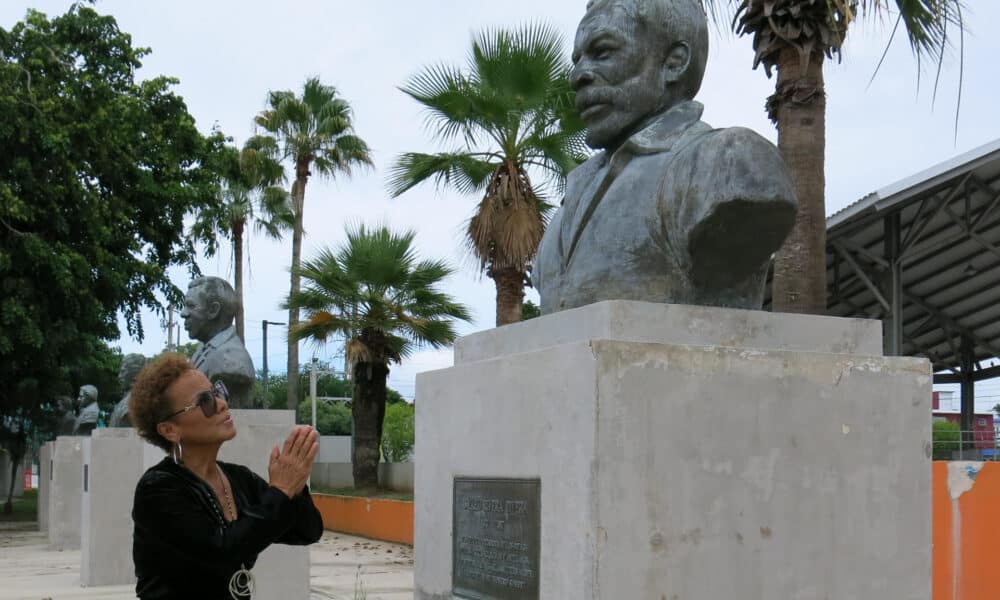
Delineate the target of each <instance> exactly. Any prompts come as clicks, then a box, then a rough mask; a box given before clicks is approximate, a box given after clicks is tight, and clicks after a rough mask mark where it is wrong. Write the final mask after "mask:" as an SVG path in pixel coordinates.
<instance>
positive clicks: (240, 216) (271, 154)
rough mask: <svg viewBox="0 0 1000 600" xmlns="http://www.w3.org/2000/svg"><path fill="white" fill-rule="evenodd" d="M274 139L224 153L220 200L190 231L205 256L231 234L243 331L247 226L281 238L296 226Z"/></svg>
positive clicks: (257, 140) (239, 331) (239, 328)
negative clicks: (222, 237) (284, 232)
mask: <svg viewBox="0 0 1000 600" xmlns="http://www.w3.org/2000/svg"><path fill="white" fill-rule="evenodd" d="M277 153H278V148H277V145H276V144H275V142H274V140H273V139H272V138H268V137H261V136H255V137H252V138H250V139H249V140H247V143H246V144H244V146H243V149H242V150H240V151H238V150H236V148H234V147H232V146H227V147H226V148H225V150H224V152H223V159H224V162H223V168H224V169H225V170H224V172H223V180H222V186H221V187H220V188H219V203H218V204H215V205H213V206H210V207H207V208H206V209H205V210H202V211H201V212H199V213H198V217H197V219H196V220H195V222H194V225H192V227H191V234H192V235H193V236H194V237H195V238H196V239H198V240H199V241H201V242H203V243H204V244H205V255H206V256H213V255H214V254H215V253H216V252H217V251H218V247H219V245H218V242H217V240H218V236H225V237H227V238H229V240H230V241H231V242H232V246H233V287H234V288H235V290H236V297H237V298H239V300H240V303H239V305H238V306H237V307H236V333H237V335H239V336H240V339H246V337H245V335H244V327H245V325H244V321H245V319H244V316H243V250H244V246H246V245H249V242H250V239H249V238H248V237H246V235H245V234H246V228H247V226H248V225H249V226H250V227H252V228H253V229H254V230H256V231H257V232H258V233H263V234H265V235H266V236H267V237H269V238H271V239H275V240H280V239H281V237H282V232H283V231H286V230H288V229H290V228H291V227H292V222H293V218H292V207H291V204H290V203H289V196H288V192H287V191H286V190H285V189H283V188H282V187H280V185H281V184H282V183H284V181H285V170H284V168H283V167H282V166H281V163H280V161H279V160H278V158H277Z"/></svg>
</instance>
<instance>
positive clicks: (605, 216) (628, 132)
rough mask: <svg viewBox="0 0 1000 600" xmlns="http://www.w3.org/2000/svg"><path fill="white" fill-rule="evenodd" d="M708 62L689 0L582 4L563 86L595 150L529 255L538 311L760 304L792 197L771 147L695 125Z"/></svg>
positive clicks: (752, 137) (699, 19)
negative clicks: (640, 303)
mask: <svg viewBox="0 0 1000 600" xmlns="http://www.w3.org/2000/svg"><path fill="white" fill-rule="evenodd" d="M707 55H708V27H707V23H706V17H705V12H704V10H703V9H702V8H701V3H700V2H698V1H697V0H593V1H592V2H590V3H589V4H588V5H587V13H586V15H585V16H584V18H583V20H582V21H581V22H580V26H579V28H578V29H577V34H576V40H575V43H574V50H573V64H574V67H573V72H572V75H571V83H572V85H573V87H574V89H575V90H576V93H577V95H576V104H577V108H579V109H580V114H581V117H582V118H583V120H584V122H585V123H586V125H587V129H588V131H587V143H588V144H589V145H590V146H592V147H593V148H595V149H602V150H603V152H600V153H599V154H597V155H596V156H594V157H593V158H591V159H590V160H588V161H587V162H585V163H584V164H582V165H580V166H579V167H577V168H576V169H575V170H574V171H573V172H571V173H570V175H569V178H568V180H567V183H566V197H565V200H564V201H563V205H562V207H561V208H560V209H559V210H558V211H557V212H556V213H555V215H554V216H553V218H552V221H551V222H550V223H549V226H548V229H547V230H546V232H545V236H544V238H543V239H542V243H541V246H540V247H539V251H538V258H537V260H536V264H535V268H534V282H535V284H536V286H537V287H538V289H539V291H540V293H541V309H542V312H543V313H551V312H555V311H559V310H565V309H569V308H575V307H578V306H583V305H585V304H590V303H593V302H599V301H601V300H615V299H624V300H644V301H649V302H664V303H676V304H703V305H715V306H728V307H738V308H756V309H759V308H760V307H761V303H762V301H763V293H764V279H765V277H766V270H767V262H768V260H769V258H770V256H771V254H772V253H773V252H774V251H775V250H777V249H778V247H779V246H780V245H781V243H782V241H784V239H785V236H786V235H787V234H788V232H789V231H790V230H791V227H792V224H793V222H794V219H795V211H796V200H795V195H794V192H793V190H792V186H791V182H790V180H789V179H788V175H787V173H786V171H785V165H784V163H783V162H782V159H781V156H780V154H779V153H778V150H777V148H775V147H774V145H773V144H771V143H770V142H768V141H767V140H765V139H764V138H762V137H760V136H759V135H757V134H756V133H754V132H752V131H750V130H748V129H744V128H738V127H734V128H729V129H712V128H711V127H710V126H709V125H707V124H705V123H703V122H702V121H701V120H700V117H701V113H702V109H703V108H702V105H701V104H699V103H697V102H694V101H693V100H692V99H693V98H694V96H695V94H696V93H697V91H698V89H699V88H700V87H701V80H702V75H703V74H704V71H705V63H706V60H707ZM733 100H734V101H736V102H739V101H741V100H742V99H741V98H739V96H738V95H737V94H736V92H735V90H734V95H733Z"/></svg>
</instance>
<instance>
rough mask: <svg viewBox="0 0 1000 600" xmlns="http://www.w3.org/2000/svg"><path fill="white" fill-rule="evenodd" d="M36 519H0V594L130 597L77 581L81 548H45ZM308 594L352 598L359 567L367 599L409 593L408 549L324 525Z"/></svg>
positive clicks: (128, 589)
mask: <svg viewBox="0 0 1000 600" xmlns="http://www.w3.org/2000/svg"><path fill="white" fill-rule="evenodd" d="M37 529H38V527H37V525H36V524H35V523H0V582H2V583H0V600H14V599H17V600H27V599H32V600H41V599H45V598H49V599H51V600H61V599H63V598H88V599H93V600H97V599H98V598H100V599H102V600H104V599H106V600H119V599H125V598H135V593H134V587H133V586H131V585H125V586H108V587H92V588H84V587H80V551H79V550H73V551H66V552H50V551H48V550H46V549H45V543H46V538H45V535H44V534H42V533H39V532H38V531H37ZM311 558H312V570H311V575H312V576H311V582H310V584H311V585H310V588H311V590H312V592H311V594H310V598H311V600H319V599H326V598H334V599H336V600H342V599H343V600H352V599H353V598H354V597H355V594H354V590H355V581H356V579H357V574H358V567H359V566H360V568H361V570H360V572H361V580H362V581H363V583H364V589H365V592H366V593H367V600H403V599H404V598H406V599H408V600H409V599H411V598H413V549H412V548H410V547H409V546H402V545H399V544H389V543H386V542H377V541H372V540H367V539H364V538H359V537H353V536H349V535H344V534H341V533H335V532H332V531H327V532H326V533H324V534H323V539H321V540H320V541H319V543H318V544H315V545H313V546H312V548H311Z"/></svg>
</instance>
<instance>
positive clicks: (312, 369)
mask: <svg viewBox="0 0 1000 600" xmlns="http://www.w3.org/2000/svg"><path fill="white" fill-rule="evenodd" d="M333 374H334V372H333V371H330V370H327V369H320V368H319V359H318V358H316V357H315V356H314V357H313V359H312V363H311V364H310V365H309V397H310V398H311V401H312V426H313V429H316V380H317V379H319V376H320V375H333Z"/></svg>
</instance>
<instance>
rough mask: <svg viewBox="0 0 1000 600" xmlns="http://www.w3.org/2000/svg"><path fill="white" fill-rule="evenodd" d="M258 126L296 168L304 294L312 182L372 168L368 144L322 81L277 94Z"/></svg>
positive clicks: (294, 375)
mask: <svg viewBox="0 0 1000 600" xmlns="http://www.w3.org/2000/svg"><path fill="white" fill-rule="evenodd" d="M256 123H257V126H258V127H260V128H261V129H263V130H264V131H265V132H266V134H267V135H268V136H270V137H272V139H274V140H275V143H276V144H278V145H279V147H280V149H281V152H280V153H281V156H282V158H283V159H285V160H287V161H289V162H290V163H291V165H292V167H293V168H294V169H295V179H294V182H293V183H292V214H293V219H294V223H293V226H292V268H291V273H292V274H291V285H290V290H291V294H295V293H297V292H298V291H299V287H300V282H299V275H298V274H297V273H298V268H299V265H300V263H301V261H302V235H303V233H304V230H303V223H304V220H303V216H304V215H303V212H304V208H305V199H306V183H308V181H309V176H310V175H312V171H313V170H315V171H316V173H318V174H319V175H320V176H325V177H331V178H332V177H335V176H336V175H338V174H344V175H347V176H350V175H351V172H352V170H353V168H354V167H357V166H365V165H371V164H372V159H371V155H370V153H369V150H368V144H366V143H365V141H364V140H362V139H361V138H360V137H358V136H357V135H355V134H354V125H353V114H352V111H351V106H350V105H349V104H348V103H347V101H346V100H344V99H343V98H340V97H338V95H337V90H336V88H334V87H333V86H329V85H323V84H322V83H320V81H319V79H316V78H311V79H308V80H306V82H305V85H304V86H303V87H302V95H301V96H296V95H295V94H294V93H293V92H291V91H280V92H271V93H270V94H269V95H268V108H267V109H266V110H264V111H262V112H261V113H260V114H258V115H257V118H256ZM298 321H299V311H298V309H297V308H289V309H288V325H289V326H290V327H293V326H294V325H295V324H296V323H298ZM298 380H299V347H298V344H297V343H296V342H294V341H293V340H292V339H291V337H289V339H288V398H287V405H288V408H289V409H292V410H294V409H295V406H296V405H297V404H298V395H297V390H298V389H299V386H298Z"/></svg>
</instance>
